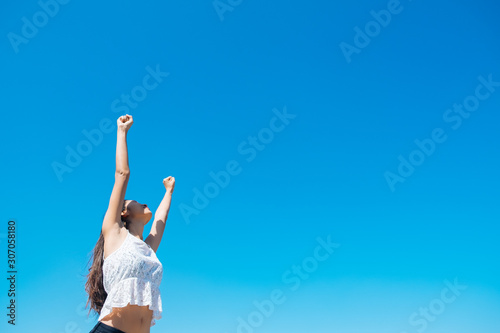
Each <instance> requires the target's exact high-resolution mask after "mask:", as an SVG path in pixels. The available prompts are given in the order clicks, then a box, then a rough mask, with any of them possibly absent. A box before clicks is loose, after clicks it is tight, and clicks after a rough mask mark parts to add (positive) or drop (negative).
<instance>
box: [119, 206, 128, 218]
mask: <svg viewBox="0 0 500 333" xmlns="http://www.w3.org/2000/svg"><path fill="white" fill-rule="evenodd" d="M121 215H122V217H123V218H127V217H128V216H129V212H128V211H127V209H126V208H125V210H124V211H123V212H122V214H121Z"/></svg>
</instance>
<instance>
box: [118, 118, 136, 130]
mask: <svg viewBox="0 0 500 333" xmlns="http://www.w3.org/2000/svg"><path fill="white" fill-rule="evenodd" d="M116 123H117V126H118V129H119V130H123V131H125V132H128V130H129V129H130V126H132V124H133V123H134V119H133V118H132V116H131V115H129V114H126V115H124V116H120V118H118V119H117V120H116Z"/></svg>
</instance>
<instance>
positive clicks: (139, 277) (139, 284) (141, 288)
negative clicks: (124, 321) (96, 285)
mask: <svg viewBox="0 0 500 333" xmlns="http://www.w3.org/2000/svg"><path fill="white" fill-rule="evenodd" d="M126 230H127V237H126V238H125V240H124V241H123V243H122V244H121V245H120V247H119V248H118V249H117V250H115V251H114V252H113V253H111V254H109V255H108V257H107V258H105V259H104V263H103V266H102V271H103V284H104V290H106V292H107V293H108V296H107V297H106V300H105V302H104V305H103V307H102V309H101V313H100V315H99V319H98V320H101V319H102V318H104V317H105V316H107V315H108V314H110V313H111V311H112V310H113V309H112V308H113V307H117V308H121V307H125V306H126V305H128V303H130V304H131V305H133V304H135V305H149V309H150V310H153V318H152V319H151V326H154V325H155V324H156V321H155V319H161V317H162V315H161V313H162V307H161V296H160V283H161V279H162V276H163V266H162V264H161V262H160V261H159V260H158V258H157V257H156V253H155V252H154V251H153V249H151V247H150V246H149V245H148V244H146V243H145V242H144V241H142V240H140V239H138V238H137V237H134V236H133V235H132V234H131V233H130V232H129V231H128V229H126ZM103 258H104V254H103Z"/></svg>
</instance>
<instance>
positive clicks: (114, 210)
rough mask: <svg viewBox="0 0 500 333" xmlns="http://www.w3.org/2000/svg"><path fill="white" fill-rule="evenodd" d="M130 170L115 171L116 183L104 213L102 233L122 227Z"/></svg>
mask: <svg viewBox="0 0 500 333" xmlns="http://www.w3.org/2000/svg"><path fill="white" fill-rule="evenodd" d="M129 175H130V173H129V172H126V173H123V172H118V171H116V172H115V184H114V186H113V191H112V192H111V198H110V199H109V205H108V210H107V211H106V215H104V221H103V223H102V233H103V235H104V234H106V233H107V232H108V231H110V230H112V229H113V228H116V229H119V228H120V227H121V223H122V222H121V212H122V208H123V201H124V200H125V192H126V190H127V184H128V179H129Z"/></svg>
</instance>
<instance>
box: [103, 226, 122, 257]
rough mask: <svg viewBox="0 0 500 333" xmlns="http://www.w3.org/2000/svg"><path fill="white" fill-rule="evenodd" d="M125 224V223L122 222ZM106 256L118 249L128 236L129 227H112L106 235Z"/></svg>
mask: <svg viewBox="0 0 500 333" xmlns="http://www.w3.org/2000/svg"><path fill="white" fill-rule="evenodd" d="M122 225H123V224H122ZM103 237H104V258H107V257H108V256H109V255H110V254H111V253H113V252H115V251H116V250H118V248H119V247H120V246H121V245H122V243H123V242H124V241H125V238H126V237H127V229H126V228H125V227H124V226H120V227H117V228H111V230H108V231H107V232H106V234H105V235H104V234H103Z"/></svg>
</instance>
